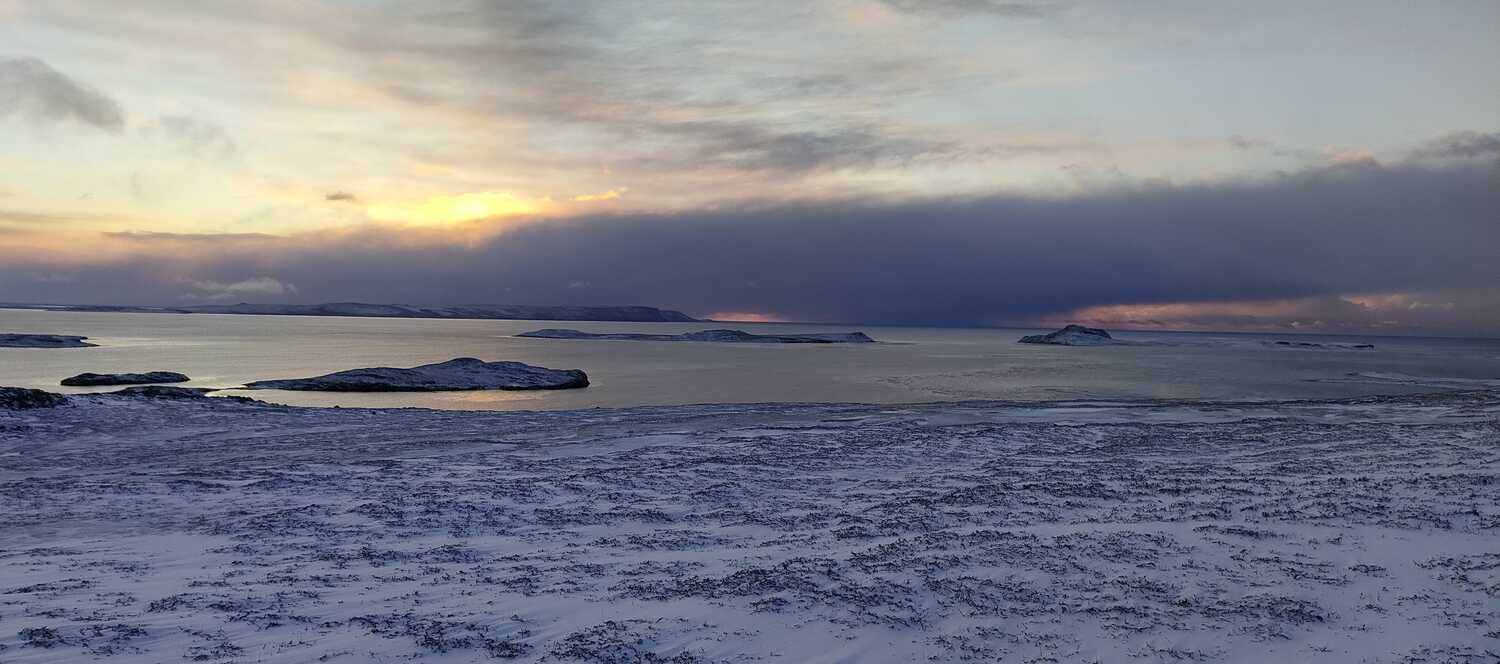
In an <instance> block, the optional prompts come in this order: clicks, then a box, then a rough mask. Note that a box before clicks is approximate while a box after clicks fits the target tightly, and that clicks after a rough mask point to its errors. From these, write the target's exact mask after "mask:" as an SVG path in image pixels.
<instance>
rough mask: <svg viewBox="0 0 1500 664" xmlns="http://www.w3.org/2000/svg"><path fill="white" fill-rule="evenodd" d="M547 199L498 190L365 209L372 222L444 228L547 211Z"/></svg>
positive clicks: (380, 205) (375, 205) (548, 203)
mask: <svg viewBox="0 0 1500 664" xmlns="http://www.w3.org/2000/svg"><path fill="white" fill-rule="evenodd" d="M551 204H552V201H551V200H550V199H548V198H540V199H526V198H522V197H520V196H517V195H515V194H511V193H507V192H499V191H482V192H473V193H467V194H458V195H456V196H434V197H432V198H428V199H425V200H420V201H406V202H395V203H376V204H373V205H370V206H369V207H366V208H365V214H366V215H367V216H369V217H370V218H371V219H373V220H375V221H382V222H388V223H402V224H414V225H421V226H445V225H450V224H458V223H462V222H465V221H474V220H476V219H497V218H504V217H519V216H527V215H534V214H540V213H543V212H546V211H547V210H548V209H550V208H551Z"/></svg>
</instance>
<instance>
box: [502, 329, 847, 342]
mask: <svg viewBox="0 0 1500 664" xmlns="http://www.w3.org/2000/svg"><path fill="white" fill-rule="evenodd" d="M516 336H518V337H527V338H532V339H595V340H601V339H602V340H612V341H720V342H730V343H759V344H868V343H874V342H875V340H874V339H871V338H870V337H869V336H868V335H866V334H865V333H863V332H839V333H832V334H751V333H749V332H745V331H742V330H702V331H699V332H688V333H685V334H634V333H628V332H619V333H595V332H583V331H580V330H570V329H560V328H547V329H544V330H536V331H533V332H523V333H521V334H518V335H516Z"/></svg>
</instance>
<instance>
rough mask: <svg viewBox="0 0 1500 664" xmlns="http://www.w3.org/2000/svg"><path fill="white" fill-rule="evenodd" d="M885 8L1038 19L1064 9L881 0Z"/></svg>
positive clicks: (975, 0)
mask: <svg viewBox="0 0 1500 664" xmlns="http://www.w3.org/2000/svg"><path fill="white" fill-rule="evenodd" d="M881 1H882V2H883V3H884V4H885V5H886V6H888V7H890V8H891V9H895V10H897V11H900V12H906V13H911V14H951V15H957V16H962V15H965V14H991V15H995V16H1003V17H1007V18H1039V17H1043V16H1048V15H1051V14H1053V13H1055V12H1056V11H1058V10H1060V9H1062V8H1064V7H1065V5H1064V4H1063V3H1060V2H1045V1H1044V2H1008V1H1006V0H881Z"/></svg>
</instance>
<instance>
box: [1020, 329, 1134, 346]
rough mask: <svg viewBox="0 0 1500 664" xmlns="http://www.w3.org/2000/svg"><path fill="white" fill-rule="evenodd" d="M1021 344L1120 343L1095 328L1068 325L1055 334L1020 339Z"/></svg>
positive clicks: (1101, 344) (1091, 344)
mask: <svg viewBox="0 0 1500 664" xmlns="http://www.w3.org/2000/svg"><path fill="white" fill-rule="evenodd" d="M1020 342H1021V343H1023V344H1051V345H1054V346H1109V345H1114V344H1118V343H1121V342H1120V341H1119V340H1117V339H1115V338H1114V337H1111V336H1109V333H1108V332H1105V331H1104V330H1101V329H1099V328H1097V327H1084V326H1082V325H1068V326H1066V327H1064V328H1063V329H1061V330H1058V331H1056V332H1048V333H1047V334H1032V335H1029V336H1024V337H1021V341H1020Z"/></svg>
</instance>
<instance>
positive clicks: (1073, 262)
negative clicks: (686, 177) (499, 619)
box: [0, 159, 1500, 329]
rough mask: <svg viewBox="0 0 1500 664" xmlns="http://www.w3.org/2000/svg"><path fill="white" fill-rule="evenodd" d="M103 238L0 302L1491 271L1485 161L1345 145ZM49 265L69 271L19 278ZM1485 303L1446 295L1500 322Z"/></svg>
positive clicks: (690, 305)
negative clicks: (780, 197)
mask: <svg viewBox="0 0 1500 664" xmlns="http://www.w3.org/2000/svg"><path fill="white" fill-rule="evenodd" d="M117 239H119V240H120V241H133V242H137V243H138V244H140V245H141V246H142V251H144V252H146V256H143V257H141V258H137V259H133V260H129V261H122V262H115V263H110V264H105V265H93V266H84V265H66V266H56V265H52V266H47V265H11V266H7V267H5V268H0V279H3V281H0V299H3V300H31V301H45V300H51V301H90V302H141V303H150V302H171V301H177V298H178V297H179V296H180V295H181V291H182V287H181V281H180V280H181V279H182V278H185V277H183V276H182V275H188V276H189V277H190V278H191V279H195V280H202V281H214V282H224V283H230V282H236V281H240V280H243V279H247V278H253V277H263V276H264V277H272V278H275V279H279V280H281V281H283V282H290V283H296V284H297V285H298V287H299V291H298V297H299V298H300V299H301V300H302V301H328V300H350V299H352V300H367V301H402V302H413V303H432V304H439V303H461V302H514V303H559V304H560V303H579V304H581V303H646V304H654V305H659V306H666V307H672V308H680V309H684V310H687V311H691V312H698V313H706V312H712V311H760V312H774V313H776V314H779V315H782V316H785V317H788V318H792V319H801V320H828V321H862V322H870V323H911V324H929V325H932V324H939V325H971V324H987V323H994V322H996V321H1005V320H1024V319H1028V318H1035V317H1038V316H1045V315H1049V314H1055V313H1058V312H1065V311H1069V310H1073V309H1077V308H1080V307H1087V306H1093V305H1103V304H1115V303H1153V302H1174V301H1226V300H1227V301H1249V300H1263V299H1273V298H1317V297H1327V296H1336V295H1342V294H1358V293H1383V292H1465V293H1473V292H1480V293H1483V292H1486V290H1487V289H1490V290H1494V289H1496V287H1497V285H1500V262H1497V261H1495V260H1494V254H1495V249H1496V248H1497V247H1500V161H1494V160H1491V159H1466V160H1456V161H1455V160H1425V161H1417V160H1414V161H1409V162H1404V163H1399V164H1392V165H1382V164H1378V163H1374V162H1361V163H1356V164H1350V165H1344V166H1336V167H1326V168H1320V169H1314V170H1309V171H1305V172H1301V173H1296V174H1289V175H1284V176H1279V177H1275V178H1271V179H1262V180H1257V181H1251V182H1240V183H1229V184H1217V185H1194V186H1168V185H1160V186H1148V187H1140V188H1134V189H1129V190H1119V191H1114V192H1108V193H1097V194H1091V195H1085V196H1078V197H1057V198H1047V197H1028V196H1003V195H1002V196H993V197H986V198H975V199H967V200H932V201H924V202H904V203H893V204H871V203H843V204H820V205H806V206H780V207H763V208H742V209H733V210H724V211H708V212H696V213H683V214H674V215H652V214H640V215H629V216H607V217H597V218H584V219H572V220H564V221H556V222H545V223H538V224H533V225H528V226H523V227H519V228H516V229H513V230H511V231H508V232H506V233H504V234H502V235H500V236H498V237H495V238H493V239H491V240H488V241H485V242H482V243H479V244H478V245H458V244H448V243H430V244H419V245H414V244H412V243H410V242H408V241H406V239H405V238H403V237H401V236H399V235H398V236H391V235H389V234H384V233H377V232H370V233H365V234H360V235H355V236H341V237H338V238H322V239H317V240H314V239H309V238H289V239H281V240H271V239H267V238H263V237H244V236H240V237H226V238H223V239H222V240H220V241H214V240H213V239H211V238H203V237H195V238H192V239H191V242H192V243H193V245H194V248H193V253H192V254H191V255H193V256H195V257H194V258H191V259H186V258H179V257H177V256H178V255H181V254H175V255H174V253H173V252H172V251H170V250H167V249H163V250H161V251H159V252H153V250H152V249H151V248H150V247H151V245H152V244H153V243H162V244H163V245H166V244H169V243H172V242H176V240H175V239H174V238H171V237H170V236H159V237H151V238H147V237H144V236H142V237H134V238H117ZM59 271H67V272H68V273H69V274H74V275H77V277H78V278H77V280H76V281H74V282H72V283H63V282H59V281H58V280H52V281H50V282H45V283H44V282H40V281H33V280H29V278H28V275H29V274H53V275H55V274H56V273H57V272H59ZM169 274H170V275H175V278H176V279H178V281H172V280H171V279H166V278H164V277H163V276H162V275H169ZM579 284H588V285H589V287H587V288H580V287H578V285H579ZM1495 292H1500V290H1495ZM1496 299H1500V298H1496ZM1497 305H1500V301H1494V300H1491V301H1490V302H1489V304H1487V305H1486V304H1484V303H1480V304H1479V305H1478V306H1480V307H1481V309H1480V310H1477V311H1469V312H1467V313H1464V312H1460V313H1461V314H1462V315H1464V316H1468V317H1469V318H1470V319H1473V320H1475V321H1478V323H1477V324H1478V325H1481V326H1483V325H1494V326H1496V328H1497V329H1500V315H1497V313H1500V312H1497V310H1496V309H1494V307H1495V306H1497ZM1330 313H1331V314H1332V313H1336V312H1330ZM1486 321H1488V322H1486Z"/></svg>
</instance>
